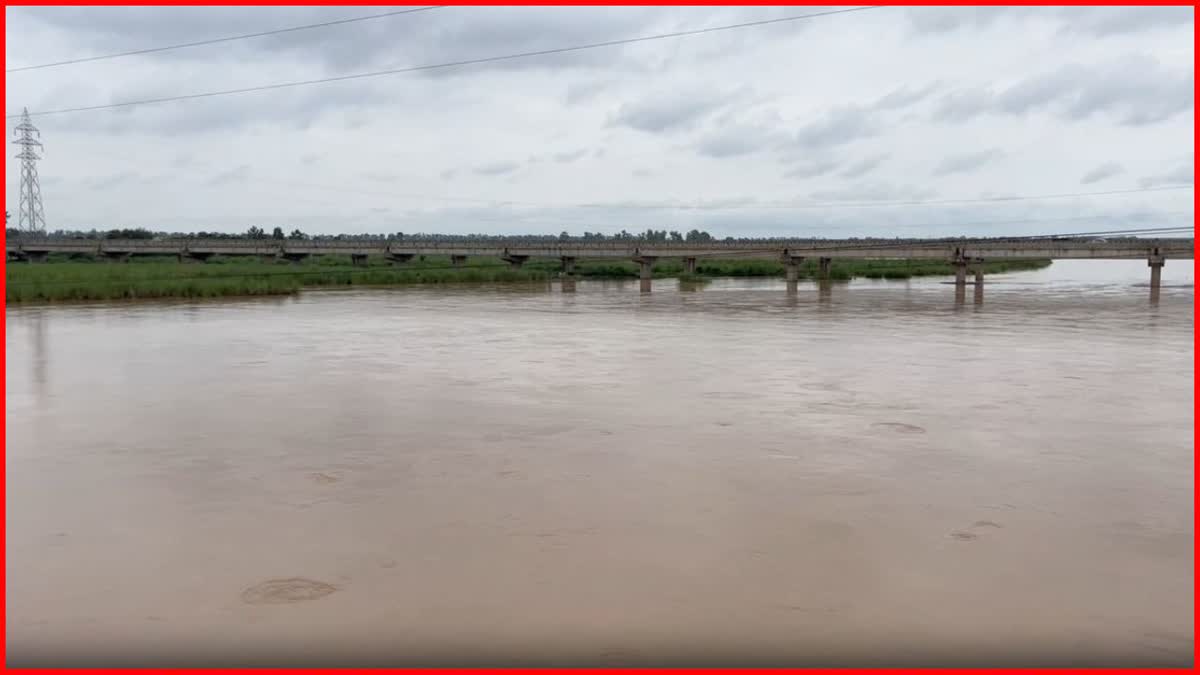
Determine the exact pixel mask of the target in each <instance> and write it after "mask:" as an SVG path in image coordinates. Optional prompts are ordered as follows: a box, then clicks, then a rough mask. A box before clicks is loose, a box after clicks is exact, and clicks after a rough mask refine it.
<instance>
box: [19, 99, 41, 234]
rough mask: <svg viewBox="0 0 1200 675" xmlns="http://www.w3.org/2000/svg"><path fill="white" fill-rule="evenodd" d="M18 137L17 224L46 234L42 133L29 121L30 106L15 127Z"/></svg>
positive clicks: (33, 231) (29, 230)
mask: <svg viewBox="0 0 1200 675" xmlns="http://www.w3.org/2000/svg"><path fill="white" fill-rule="evenodd" d="M13 135H14V136H16V137H17V140H15V141H13V144H14V145H19V146H21V151H20V152H18V153H17V155H16V157H17V159H19V160H21V205H20V208H19V209H18V210H17V227H18V229H20V230H21V232H22V233H23V234H24V233H31V234H44V233H45V232H46V213H45V211H43V210H42V186H41V185H40V184H39V183H38V170H37V161H38V160H39V159H41V156H40V155H38V150H41V149H42V142H41V141H40V140H38V139H40V138H41V137H42V132H40V131H38V128H37V127H35V126H33V122H31V121H29V109H28V108H25V109H24V110H23V111H22V113H21V123H20V124H18V125H17V126H16V128H15V129H13Z"/></svg>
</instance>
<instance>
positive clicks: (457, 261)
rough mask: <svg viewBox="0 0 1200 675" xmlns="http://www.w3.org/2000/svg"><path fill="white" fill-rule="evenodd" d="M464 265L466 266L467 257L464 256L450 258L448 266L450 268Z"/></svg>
mask: <svg viewBox="0 0 1200 675" xmlns="http://www.w3.org/2000/svg"><path fill="white" fill-rule="evenodd" d="M466 264H467V256H465V255H452V256H450V265H451V266H453V267H462V266H463V265H466Z"/></svg>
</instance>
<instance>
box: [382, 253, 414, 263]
mask: <svg viewBox="0 0 1200 675" xmlns="http://www.w3.org/2000/svg"><path fill="white" fill-rule="evenodd" d="M387 259H388V262H390V263H392V264H393V265H403V264H404V263H406V262H408V261H410V260H412V259H413V256H412V254H411V253H389V254H387Z"/></svg>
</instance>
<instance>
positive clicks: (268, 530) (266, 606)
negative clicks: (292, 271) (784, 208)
mask: <svg viewBox="0 0 1200 675" xmlns="http://www.w3.org/2000/svg"><path fill="white" fill-rule="evenodd" d="M1106 265H1107V266H1106ZM1190 270H1191V268H1190V265H1186V266H1185V264H1183V263H1169V264H1168V266H1167V267H1166V268H1165V270H1164V288H1163V290H1162V294H1161V298H1160V301H1159V303H1158V304H1157V305H1152V304H1151V303H1150V301H1149V298H1148V297H1147V296H1148V294H1147V288H1146V281H1147V278H1148V275H1147V272H1146V270H1145V266H1144V263H1142V264H1141V267H1140V268H1136V267H1131V266H1126V265H1124V264H1123V263H1116V264H1101V265H1098V266H1097V265H1095V264H1093V266H1092V267H1088V266H1086V265H1083V266H1081V265H1078V264H1074V265H1072V264H1061V263H1060V264H1056V265H1055V266H1053V267H1052V268H1050V269H1049V270H1042V271H1038V272H1030V273H1021V274H1014V275H1011V276H1008V275H1006V276H993V277H988V278H987V280H986V297H985V301H984V302H982V304H980V303H978V302H972V303H966V304H965V305H959V304H956V302H955V289H954V286H953V285H952V284H951V285H947V284H946V283H944V282H945V281H947V279H920V280H912V281H910V282H866V281H864V282H858V281H856V282H852V283H848V284H847V283H824V284H813V283H801V284H799V287H798V289H797V292H796V293H788V292H787V289H786V283H785V282H784V281H783V280H782V279H780V280H763V279H757V280H746V279H737V280H732V279H731V280H716V281H714V282H712V283H707V284H703V285H694V284H684V285H678V284H676V283H675V282H673V281H670V280H661V281H660V280H656V281H655V282H654V291H653V292H652V293H649V294H641V293H639V292H638V281H637V280H633V281H631V282H590V281H579V282H578V283H577V286H576V292H574V293H565V294H564V293H561V292H559V286H558V284H551V285H521V286H509V287H486V288H428V287H425V288H409V289H396V290H371V291H344V292H309V293H304V294H302V295H300V296H298V297H295V298H287V299H273V300H247V301H238V302H204V303H162V304H127V305H103V306H74V307H53V308H28V309H16V310H9V311H8V314H7V320H8V331H7V334H6V340H7V353H6V358H7V370H6V381H7V387H8V389H7V393H8V396H7V405H8V410H7V413H8V426H7V441H8V445H7V447H8V454H7V457H6V463H7V470H8V483H7V489H8V508H9V510H8V534H7V536H8V540H7V546H8V549H7V550H8V568H7V575H8V577H7V578H8V583H9V586H8V641H9V642H8V649H9V659H10V665H24V664H34V663H41V664H46V663H63V662H70V661H71V660H72V659H76V660H85V661H87V662H88V663H93V664H95V663H96V660H97V659H101V660H105V661H106V662H107V663H110V664H120V663H126V664H147V663H155V664H159V665H187V664H203V663H208V664H213V665H222V664H231V663H248V664H251V665H254V664H268V663H275V664H285V665H288V664H290V665H296V664H299V663H306V664H308V665H329V664H332V663H343V664H360V665H371V664H376V665H377V664H379V663H380V662H381V661H383V660H386V662H388V663H390V664H393V665H405V664H420V663H429V662H441V663H446V662H450V661H453V662H456V663H464V664H489V665H497V664H500V665H503V664H510V663H533V664H545V663H553V664H571V663H578V664H584V665H588V664H606V665H623V664H629V665H637V664H685V665H686V664H692V665H696V664H706V663H722V662H723V663H726V664H733V663H744V664H751V665H753V664H759V665H780V664H799V665H804V664H814V663H817V664H820V663H826V664H834V665H839V664H866V665H870V664H879V663H897V662H902V663H922V664H956V663H957V664H963V663H981V662H982V663H988V664H998V663H1010V664H1030V663H1041V664H1067V663H1072V664H1081V663H1088V662H1091V663H1105V664H1117V663H1119V664H1126V665H1133V664H1168V665H1190V664H1191V661H1192V656H1191V654H1192V645H1193V640H1192V632H1193V621H1192V614H1193V604H1192V603H1193V601H1192V598H1193V597H1194V596H1193V578H1192V568H1193V558H1192V551H1193V542H1194V534H1193V531H1194V530H1193V513H1192V503H1193V502H1192V496H1193V488H1192V485H1193V479H1192V476H1193V468H1194V467H1193V461H1192V445H1191V439H1192V429H1193V426H1192V425H1193V421H1192V406H1193V399H1192V396H1193V394H1192V372H1193V359H1194V354H1193V349H1192V331H1193V289H1192V287H1191V276H1190V274H1191V271H1190ZM978 290H979V288H978V287H976V289H975V292H977V291H978ZM535 657H538V658H535ZM322 659H324V661H323V660H322ZM972 659H974V660H972Z"/></svg>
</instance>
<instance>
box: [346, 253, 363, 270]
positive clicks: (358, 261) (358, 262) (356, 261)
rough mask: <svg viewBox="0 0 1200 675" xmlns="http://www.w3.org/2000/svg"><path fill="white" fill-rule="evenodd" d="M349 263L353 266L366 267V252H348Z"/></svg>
mask: <svg viewBox="0 0 1200 675" xmlns="http://www.w3.org/2000/svg"><path fill="white" fill-rule="evenodd" d="M350 264H351V265H354V266H355V267H366V266H367V254H366V253H351V254H350Z"/></svg>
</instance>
